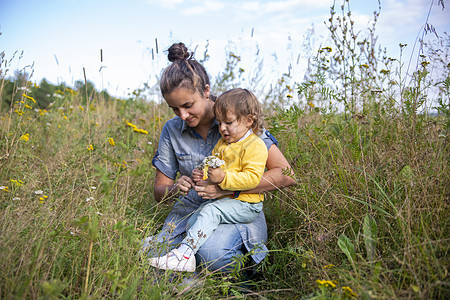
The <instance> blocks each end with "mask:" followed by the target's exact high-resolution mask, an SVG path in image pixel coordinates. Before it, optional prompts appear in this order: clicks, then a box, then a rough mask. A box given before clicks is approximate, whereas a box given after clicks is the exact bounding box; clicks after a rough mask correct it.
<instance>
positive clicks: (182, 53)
mask: <svg viewBox="0 0 450 300" xmlns="http://www.w3.org/2000/svg"><path fill="white" fill-rule="evenodd" d="M168 52H169V54H168V55H167V57H168V58H169V61H170V62H174V61H177V60H185V59H188V58H190V57H191V56H192V53H189V51H188V49H187V48H186V46H185V45H184V44H183V43H181V42H180V43H175V44H173V45H172V46H170V48H169V50H168Z"/></svg>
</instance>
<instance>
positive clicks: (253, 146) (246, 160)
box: [219, 137, 268, 191]
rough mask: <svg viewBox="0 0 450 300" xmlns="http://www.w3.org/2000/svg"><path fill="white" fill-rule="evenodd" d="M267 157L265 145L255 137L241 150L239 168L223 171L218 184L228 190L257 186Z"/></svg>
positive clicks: (248, 188) (247, 188) (242, 189)
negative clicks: (223, 174)
mask: <svg viewBox="0 0 450 300" xmlns="http://www.w3.org/2000/svg"><path fill="white" fill-rule="evenodd" d="M267 157H268V151H267V147H266V145H265V144H264V142H263V141H262V140H261V139H260V138H258V137H255V139H254V140H252V141H251V142H250V143H248V144H247V145H246V147H245V149H244V150H243V151H242V157H241V163H242V166H241V170H240V171H227V172H225V178H224V179H223V181H222V182H221V183H220V184H219V186H220V187H221V188H222V189H224V190H229V191H245V190H251V189H253V188H255V187H257V186H258V184H259V183H260V181H261V178H262V175H263V174H264V170H265V166H266V162H267Z"/></svg>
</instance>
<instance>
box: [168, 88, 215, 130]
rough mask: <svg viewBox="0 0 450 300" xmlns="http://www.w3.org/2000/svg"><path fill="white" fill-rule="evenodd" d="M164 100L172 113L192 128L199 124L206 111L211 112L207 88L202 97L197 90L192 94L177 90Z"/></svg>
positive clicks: (180, 89)
mask: <svg viewBox="0 0 450 300" xmlns="http://www.w3.org/2000/svg"><path fill="white" fill-rule="evenodd" d="M164 99H165V100H166V102H167V104H168V105H169V107H170V108H171V109H172V110H173V112H174V113H175V114H176V115H177V116H178V117H180V118H181V119H182V120H184V121H185V122H186V124H187V125H188V126H189V127H192V128H195V127H197V126H198V125H199V124H201V123H202V122H203V121H204V119H205V116H206V114H207V113H208V110H211V107H210V106H211V105H210V101H209V86H206V88H205V92H204V95H203V96H202V95H200V93H199V92H198V91H197V90H195V92H194V93H193V92H192V91H191V90H189V89H185V88H178V89H176V90H174V91H173V92H172V93H170V94H168V95H166V96H165V97H164Z"/></svg>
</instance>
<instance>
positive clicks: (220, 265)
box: [141, 197, 267, 271]
mask: <svg viewBox="0 0 450 300" xmlns="http://www.w3.org/2000/svg"><path fill="white" fill-rule="evenodd" d="M199 206H200V204H199V203H198V202H197V201H195V200H194V201H192V200H190V199H188V198H186V197H185V198H181V199H179V200H178V201H177V202H176V203H175V205H174V207H173V209H172V211H171V212H170V213H169V215H168V216H167V218H166V220H165V222H164V226H163V228H162V229H161V231H160V232H159V233H158V234H157V235H154V236H150V237H147V238H145V239H144V240H143V245H142V249H141V253H143V254H144V255H148V256H162V255H164V254H166V253H167V252H168V251H170V250H171V249H173V248H175V247H177V246H178V245H179V244H180V243H181V241H182V240H183V238H184V237H185V234H186V228H187V222H188V219H189V218H190V216H191V215H192V214H193V213H194V212H195V211H196V210H197V209H198V208H199ZM255 233H256V234H255ZM266 239H267V227H266V221H265V217H264V213H263V212H261V213H259V214H258V216H257V218H256V219H255V220H254V221H253V222H252V223H248V224H220V225H219V226H218V227H217V229H216V230H215V231H214V232H213V233H212V234H211V236H210V237H209V238H208V239H207V240H206V241H205V243H204V244H203V246H202V247H200V249H198V252H197V253H196V261H197V264H199V265H200V264H202V265H204V266H206V267H207V268H208V269H209V270H211V271H215V270H222V271H230V270H232V269H233V257H235V256H239V255H242V254H244V253H247V252H248V251H250V250H251V249H252V252H254V253H251V256H252V258H253V260H254V262H255V263H259V262H260V261H261V260H262V259H264V257H265V256H266V253H267V248H266V246H265V245H264V244H263V243H264V242H265V241H266ZM253 249H254V250H253Z"/></svg>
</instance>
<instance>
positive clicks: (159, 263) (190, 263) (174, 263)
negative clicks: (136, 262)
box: [148, 249, 195, 272]
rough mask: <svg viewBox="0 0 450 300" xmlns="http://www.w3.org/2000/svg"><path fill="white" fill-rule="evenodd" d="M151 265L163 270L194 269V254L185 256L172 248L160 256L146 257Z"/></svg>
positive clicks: (190, 270) (181, 270) (188, 270)
mask: <svg viewBox="0 0 450 300" xmlns="http://www.w3.org/2000/svg"><path fill="white" fill-rule="evenodd" d="M148 260H149V261H150V265H151V266H152V267H155V268H158V269H163V270H174V271H180V272H183V271H185V272H194V271H195V256H194V255H191V257H189V258H186V257H185V256H184V255H183V253H181V252H180V251H179V250H178V249H173V250H172V251H170V252H169V253H167V254H166V255H164V256H161V257H152V258H149V259H148Z"/></svg>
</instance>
